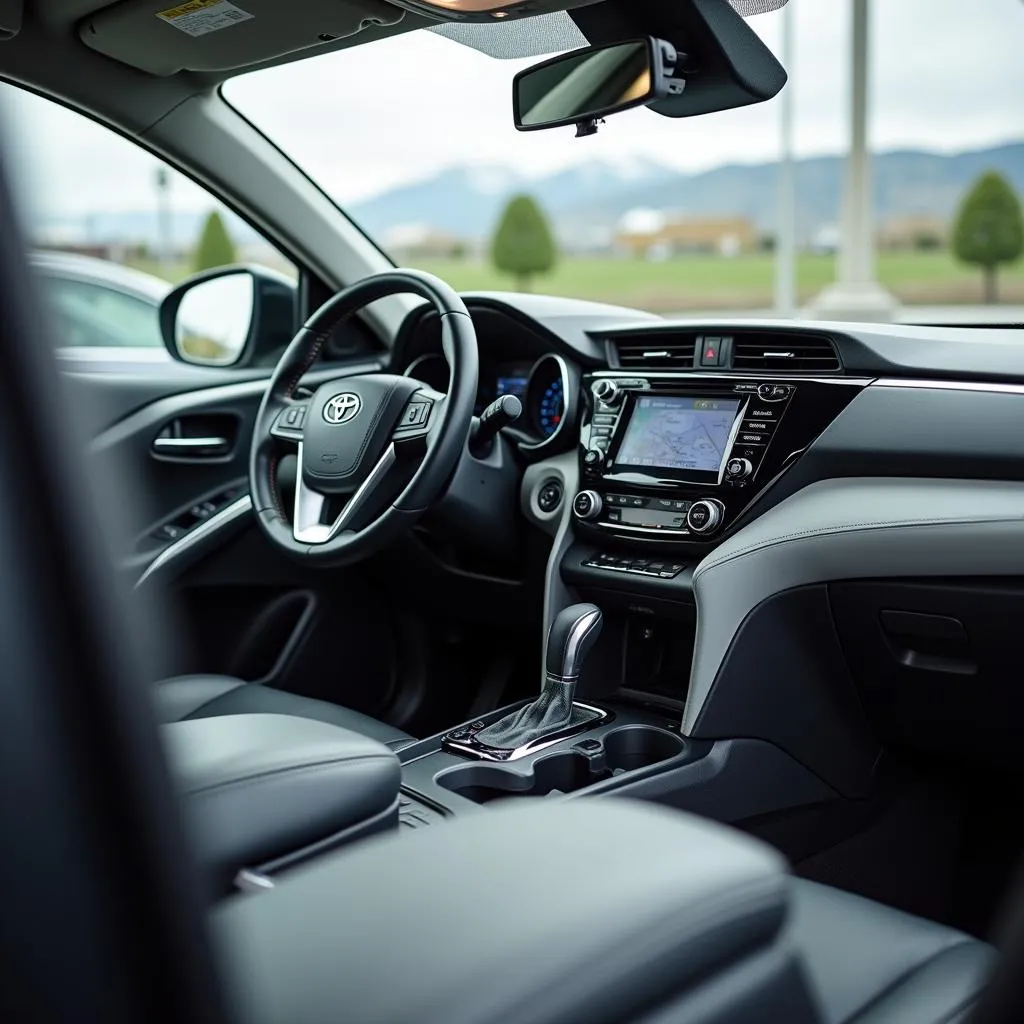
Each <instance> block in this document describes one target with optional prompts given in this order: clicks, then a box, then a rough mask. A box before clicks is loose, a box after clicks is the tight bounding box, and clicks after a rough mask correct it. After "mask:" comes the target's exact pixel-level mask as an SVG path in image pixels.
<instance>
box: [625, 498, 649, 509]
mask: <svg viewBox="0 0 1024 1024" xmlns="http://www.w3.org/2000/svg"><path fill="white" fill-rule="evenodd" d="M627 504H629V505H632V506H633V508H647V499H646V498H630V499H629V501H628V502H627Z"/></svg>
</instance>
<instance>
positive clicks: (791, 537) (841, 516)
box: [683, 477, 1024, 734]
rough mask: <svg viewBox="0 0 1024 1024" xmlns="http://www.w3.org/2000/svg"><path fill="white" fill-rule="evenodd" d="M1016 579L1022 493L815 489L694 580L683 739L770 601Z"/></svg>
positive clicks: (914, 484)
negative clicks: (856, 582)
mask: <svg viewBox="0 0 1024 1024" xmlns="http://www.w3.org/2000/svg"><path fill="white" fill-rule="evenodd" d="M1004 575H1024V482H1019V481H1010V480H1005V481H993V480H956V479H941V478H938V479H910V478H900V477H850V478H842V479H832V480H822V481H819V482H817V483H813V484H810V485H809V486H807V487H805V488H803V489H802V490H800V491H798V492H797V493H795V494H793V495H791V496H790V497H788V498H786V499H785V500H784V501H782V502H780V503H779V504H778V505H776V506H775V507H774V508H771V509H769V510H768V511H766V512H765V513H764V514H763V515H762V516H760V517H759V518H758V519H756V520H755V521H754V522H752V523H751V524H750V525H748V526H746V527H744V528H743V529H742V530H740V531H739V532H738V533H736V534H734V535H733V536H732V537H730V538H729V539H728V540H726V541H725V542H724V543H722V544H721V545H720V546H719V547H718V548H717V549H716V550H715V551H714V552H712V553H711V554H710V555H709V556H708V557H706V558H705V559H704V560H703V561H702V562H701V563H700V564H699V565H698V566H697V569H696V570H695V572H694V577H693V588H694V596H695V600H696V604H697V636H696V645H695V649H694V657H693V667H692V671H691V676H690V687H689V693H688V695H687V700H686V707H685V710H684V714H683V732H684V734H689V733H691V732H692V731H693V730H694V729H695V727H696V726H698V725H699V721H700V718H701V714H702V711H703V710H704V707H705V704H706V702H707V700H708V697H709V695H710V694H711V691H712V687H713V685H714V682H715V679H716V676H717V675H718V673H719V669H720V668H721V666H722V665H723V663H724V661H725V658H726V655H727V653H728V651H729V647H730V644H731V643H732V641H733V638H734V637H735V636H736V635H737V634H738V632H739V629H740V626H741V625H742V624H743V622H744V620H745V619H746V618H747V617H748V615H749V614H750V613H751V612H752V611H753V610H754V609H755V608H756V607H757V606H758V605H760V604H762V603H763V602H764V601H766V600H768V599H769V598H771V597H773V596H774V595H777V594H781V593H783V592H785V591H789V590H792V589H794V588H798V587H803V586H807V585H809V584H814V583H827V582H831V581H834V580H851V579H859V578H877V579H884V578H890V579H891V578H898V577H904V578H911V577H940V576H941V577H953V576H1004Z"/></svg>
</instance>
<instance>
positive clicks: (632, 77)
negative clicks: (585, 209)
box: [512, 36, 685, 135]
mask: <svg viewBox="0 0 1024 1024" xmlns="http://www.w3.org/2000/svg"><path fill="white" fill-rule="evenodd" d="M677 63H681V62H680V61H679V55H678V54H677V53H676V49H675V47H674V46H672V44H671V43H667V42H665V41H664V40H663V39H654V38H651V37H650V36H648V37H646V38H643V39H631V40H629V41H628V42H624V43H612V44H610V45H605V46H588V47H586V48H585V49H583V50H573V51H572V53H563V54H561V55H560V56H558V57H554V58H552V59H551V60H546V61H544V62H543V63H542V64H535V65H534V66H533V67H532V68H527V69H526V70H525V71H520V72H519V74H518V75H516V77H515V78H514V79H513V80H512V114H513V118H514V120H515V126H516V128H518V129H519V130H520V131H522V132H530V131H536V130H537V129H540V128H558V127H561V126H563V125H568V124H575V125H576V126H577V132H576V134H577V135H591V134H593V133H594V132H595V131H597V124H596V122H597V121H598V119H600V118H603V117H607V116H608V115H609V114H617V113H618V112H619V111H622V110H629V109H630V108H632V107H639V106H643V105H644V104H646V103H651V102H653V101H654V100H660V99H665V98H666V97H667V96H677V95H679V94H680V93H681V92H682V91H683V86H684V84H685V83H684V81H683V79H682V78H676V77H674V72H675V70H676V65H677Z"/></svg>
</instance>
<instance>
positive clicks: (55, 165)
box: [0, 84, 297, 352]
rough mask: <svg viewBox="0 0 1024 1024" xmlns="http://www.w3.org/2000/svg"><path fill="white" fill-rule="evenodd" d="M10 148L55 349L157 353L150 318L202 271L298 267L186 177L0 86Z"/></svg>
mask: <svg viewBox="0 0 1024 1024" xmlns="http://www.w3.org/2000/svg"><path fill="white" fill-rule="evenodd" d="M0 105H2V107H3V109H4V114H5V119H10V120H12V121H13V122H14V125H13V127H14V129H15V137H22V138H26V139H28V138H30V139H31V140H32V145H31V147H28V148H29V149H30V151H29V152H27V153H25V152H23V153H19V154H18V155H19V156H21V157H22V158H23V160H25V161H27V165H23V166H22V167H21V168H20V171H21V173H20V175H19V177H20V178H21V179H22V180H24V181H31V183H32V188H31V189H30V190H27V194H26V195H25V196H24V197H23V199H24V201H25V203H26V204H27V205H28V208H27V209H24V210H23V211H22V212H23V216H24V219H25V227H26V228H27V231H28V234H29V240H30V245H31V248H32V250H33V253H32V263H33V265H34V267H35V269H36V271H37V272H38V274H39V276H40V282H41V286H42V293H43V295H44V296H45V297H46V298H47V299H48V300H49V302H50V305H51V308H52V311H53V319H54V324H55V325H56V327H57V329H58V330H59V331H60V338H59V342H58V343H59V344H60V345H61V346H62V347H68V348H81V347H84V346H88V347H100V348H103V347H115V348H120V349H133V348H137V349H149V350H150V352H152V351H153V350H154V349H162V348H163V341H162V339H161V336H160V330H159V325H158V320H157V309H158V307H159V304H160V301H161V299H162V298H163V296H164V295H165V294H166V293H167V291H168V290H169V289H170V288H171V287H172V286H173V285H174V284H176V283H177V282H179V281H181V280H182V279H183V278H185V277H187V276H189V275H190V274H192V273H195V272H196V271H199V270H207V269H212V268H213V267H218V266H223V265H225V264H229V263H236V262H245V263H252V264H260V265H263V266H267V267H270V268H272V269H274V270H277V271H279V272H283V273H285V274H288V275H289V276H290V277H297V272H296V268H295V266H294V265H293V264H292V263H291V262H290V261H288V260H287V259H285V258H284V257H283V256H282V255H281V254H280V253H279V252H278V251H277V250H276V249H275V248H274V247H273V246H271V245H270V244H268V243H267V241H266V240H265V239H264V238H263V237H262V236H261V235H259V234H258V233H257V232H256V231H254V230H253V229H252V228H251V227H250V226H249V225H248V224H247V223H246V222H245V221H243V220H242V219H241V218H240V217H238V216H236V215H235V214H234V213H232V212H231V211H230V210H229V209H228V208H227V207H226V206H224V204H223V203H221V202H220V201H219V200H217V199H215V198H214V197H213V196H211V195H210V194H209V193H208V192H207V191H206V190H205V189H203V188H201V187H200V186H198V185H196V184H195V183H194V182H193V181H191V180H190V179H189V178H187V177H185V176H184V175H182V174H179V173H178V172H177V171H175V170H173V169H172V168H170V167H168V166H167V165H166V164H165V163H164V162H163V161H161V160H159V159H157V158H156V157H154V156H152V155H151V154H150V153H147V152H146V151H145V150H144V149H143V148H142V147H140V146H138V145H137V144H136V143H134V142H132V141H131V140H129V139H126V138H124V137H123V136H121V135H118V134H117V133H116V132H114V131H111V130H110V129H109V128H106V127H104V126H103V125H101V124H99V123H97V122H95V121H92V120H91V119H89V118H87V117H85V116H84V115H82V114H79V113H77V112H76V111H73V110H69V109H67V108H65V107H62V106H61V105H60V104H58V103H55V102H53V101H52V100H48V99H45V98H43V97H39V96H36V95H34V94H32V93H28V92H25V91H24V90H22V89H20V88H17V87H15V86H12V85H5V84H0Z"/></svg>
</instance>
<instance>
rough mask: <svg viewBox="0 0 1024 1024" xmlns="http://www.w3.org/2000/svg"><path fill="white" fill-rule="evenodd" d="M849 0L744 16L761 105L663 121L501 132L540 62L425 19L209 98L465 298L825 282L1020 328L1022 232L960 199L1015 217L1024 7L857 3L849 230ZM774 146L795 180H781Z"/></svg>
mask: <svg viewBox="0 0 1024 1024" xmlns="http://www.w3.org/2000/svg"><path fill="white" fill-rule="evenodd" d="M852 7H853V5H852V4H834V3H831V2H822V0H792V2H791V3H790V4H789V6H788V8H785V9H784V10H782V11H776V12H772V13H768V14H763V15H758V16H756V17H752V18H751V19H749V21H748V24H749V25H750V26H751V28H752V29H753V30H754V31H756V33H757V34H758V35H759V36H760V37H761V39H762V40H763V41H764V42H765V43H766V44H767V45H768V47H769V48H770V49H771V50H772V51H773V52H774V53H775V54H776V56H778V57H779V58H780V60H782V62H783V64H784V65H785V66H786V67H787V68H788V69H789V71H790V84H789V86H788V87H787V88H786V89H783V91H782V93H781V94H780V95H779V96H778V97H777V98H775V99H774V100H771V101H769V102H766V103H761V104H757V105H754V106H748V107H745V108H740V109H736V110H731V111H725V112H722V113H716V114H710V115H707V116H703V117H697V118H686V119H679V120H673V119H670V118H666V117H662V116H659V115H658V114H655V113H653V112H652V111H650V110H648V109H646V108H640V109H636V110H632V111H628V112H626V113H623V114H618V115H615V116H614V117H611V118H609V119H608V121H607V123H606V124H605V125H604V126H602V128H601V130H600V132H599V133H598V134H597V135H596V136H593V137H590V138H584V139H576V138H574V137H573V130H572V128H560V129H555V130H551V131H537V132H528V133H521V132H517V131H516V130H515V129H514V127H513V125H512V110H511V82H512V78H513V76H514V75H515V73H516V72H517V71H519V70H521V69H522V68H525V67H528V66H530V65H531V64H533V63H536V62H537V61H539V60H541V59H544V58H543V57H541V56H536V57H532V58H529V59H520V60H498V59H494V58H492V57H489V56H486V55H485V54H483V53H481V52H478V51H477V50H474V49H471V48H469V47H468V46H464V45H462V44H460V43H457V42H454V41H453V40H451V39H447V38H443V37H441V36H439V35H437V34H435V33H432V32H428V31H416V32H410V33H405V34H403V35H400V36H396V37H392V38H389V39H384V40H380V41H377V42H373V43H368V44H364V45H360V46H355V47H352V48H350V49H346V50H341V51H337V52H335V53H331V54H328V55H325V56H321V57H316V58H312V59H308V60H303V61H296V62H294V63H291V64H286V65H282V66H280V67H276V68H272V69H269V70H264V71H259V72H255V73H252V74H248V75H244V76H241V77H239V78H236V79H233V80H231V81H230V82H228V83H227V85H226V86H225V89H224V92H225V95H226V97H227V99H228V100H229V101H230V102H231V103H233V104H234V105H235V106H236V107H237V108H238V109H239V110H241V112H242V113H243V114H245V115H246V116H247V117H248V118H249V119H250V120H252V121H253V122H254V123H255V124H256V125H257V126H258V127H259V128H260V129H261V130H263V131H264V132H265V133H266V134H267V135H268V136H269V137H270V138H272V139H273V140H274V141H275V142H276V143H277V144H278V145H279V146H280V147H281V148H282V149H283V150H284V151H285V152H286V153H287V154H288V155H289V156H290V157H291V158H292V159H293V160H294V161H295V162H296V163H297V164H299V166H301V167H302V168H303V169H304V170H305V171H306V172H307V173H308V174H309V175H310V176H311V177H312V178H313V179H314V180H315V181H316V182H317V183H318V184H319V185H320V186H321V187H322V188H323V189H324V190H325V191H326V192H327V193H328V194H329V195H330V196H331V197H332V198H333V199H334V200H336V201H337V202H338V203H339V205H341V206H342V207H343V208H344V209H345V210H346V212H347V213H349V214H350V215H351V216H352V218H353V219H354V220H355V221H356V222H357V223H358V224H359V225H360V226H361V227H362V228H363V229H364V230H365V231H367V232H368V233H369V234H370V235H371V236H372V237H374V239H375V240H376V241H377V242H378V244H380V245H381V247H382V248H384V249H385V251H387V252H388V253H389V254H390V255H391V256H392V257H393V258H394V259H395V261H396V262H398V263H400V264H405V265H412V266H417V267H421V268H424V269H427V270H430V271H433V272H434V273H436V274H438V275H440V276H441V277H443V278H445V279H446V280H447V281H449V282H450V283H451V284H453V285H454V286H455V287H456V288H459V289H516V288H523V289H530V290H533V291H540V292H546V293H551V294H558V295H567V296H576V297H580V298H586V299H597V300H601V301H605V302H612V303H617V304H621V305H625V306H630V307H635V308H639V309H644V310H649V311H654V312H658V313H664V314H673V313H677V314H684V315H716V314H726V315H734V314H737V313H742V314H744V315H775V314H777V313H778V312H782V313H784V314H790V313H796V314H797V315H802V316H804V317H810V318H820V317H823V316H830V318H835V317H834V316H832V315H831V314H832V312H834V310H835V308H836V307H835V306H833V307H832V308H831V309H830V307H829V304H828V299H829V293H830V286H832V289H831V290H835V288H836V287H837V281H838V282H839V283H840V284H844V283H845V285H849V286H853V287H852V290H853V292H854V293H855V294H854V295H853V296H852V300H854V301H863V302H864V304H865V310H866V312H867V313H868V314H870V311H871V309H872V308H875V307H873V306H872V303H874V304H875V306H877V308H878V318H879V319H886V318H888V319H902V320H907V321H910V322H928V323H937V322H969V323H984V322H1007V321H1011V320H1022V319H1024V262H1022V261H1021V259H1020V258H1019V256H1016V257H1015V256H1014V248H1015V247H1014V246H1013V245H1012V244H1009V245H1008V246H1006V245H1004V247H1003V254H1002V258H1000V259H999V260H997V261H996V262H995V263H994V264H991V265H987V264H986V262H985V261H986V260H988V259H989V256H990V255H991V253H980V254H979V253H978V252H973V253H972V252H971V251H970V246H966V247H965V246H964V245H962V244H961V245H959V246H958V244H957V226H958V220H959V217H960V214H961V212H962V211H964V210H965V208H969V207H970V203H969V202H968V198H969V197H970V196H971V194H972V190H973V191H974V192H975V194H977V193H978V191H979V190H980V193H981V195H980V198H979V199H978V200H977V201H976V203H975V206H978V205H979V204H980V207H981V209H982V213H981V214H980V215H978V214H976V216H975V221H977V220H978V216H981V217H982V223H983V225H984V224H985V223H987V222H986V221H985V220H984V217H985V216H986V215H985V213H984V211H985V210H986V209H988V210H993V209H994V210H995V211H996V213H995V216H996V217H997V220H998V221H999V223H1000V224H1003V225H1005V224H1007V223H1009V221H1012V206H1013V203H1014V202H1016V201H1018V200H1019V197H1020V196H1021V194H1022V193H1024V103H1022V102H1021V97H1022V96H1024V61H1022V60H1021V59H1020V47H1021V44H1022V43H1024V4H1022V3H1021V2H1020V0H986V2H985V3H983V4H977V3H969V2H968V0H886V2H885V3H875V4H872V5H870V11H871V15H870V23H869V31H868V33H867V37H866V38H867V43H868V45H867V58H866V66H867V76H866V82H867V87H866V88H867V98H868V102H867V118H866V131H867V143H868V144H867V148H868V150H869V151H870V156H871V160H870V173H871V180H872V185H873V187H872V200H871V203H870V206H869V209H870V212H871V214H872V215H873V220H871V222H870V223H868V221H867V218H866V217H864V216H860V217H859V218H857V219H855V221H854V222H853V224H854V227H853V228H851V222H850V220H849V218H847V220H846V221H845V222H844V218H843V212H842V211H843V202H844V199H843V197H844V191H845V189H844V182H845V181H847V180H848V176H849V160H848V157H849V152H850V147H851V70H852V66H853V63H854V61H853V50H854V47H853V45H852V43H853V30H852V23H851V16H850V11H851V8H852ZM787 19H791V20H790V21H789V26H788V30H787ZM501 28H502V27H501V26H497V27H495V31H496V32H498V31H501ZM787 32H788V35H789V43H788V45H787V42H786V39H787ZM787 114H788V118H789V124H790V126H791V127H790V129H789V130H788V131H787V130H786V127H785V126H786V123H787ZM788 153H791V154H792V163H791V164H790V163H788V162H786V161H783V162H782V166H783V168H792V177H791V178H790V177H789V176H788V175H787V174H786V173H783V174H782V175H780V173H779V168H780V158H783V157H785V156H786V154H788ZM780 178H781V188H780ZM787 181H792V195H793V200H792V214H791V215H788V214H787V212H786V211H787V210H788V209H789V206H788V205H787V199H786V196H787V194H789V193H787V192H786V182H787ZM986 183H987V184H986ZM993 183H994V184H993ZM986 188H987V192H986ZM993 190H995V193H996V195H995V198H993V195H992V193H993ZM986 196H987V198H986ZM516 199H518V201H519V212H520V214H521V213H522V207H523V205H524V199H525V200H526V201H527V202H526V205H527V206H528V207H529V213H530V215H531V217H533V214H534V213H536V214H539V218H540V219H541V220H542V221H543V225H546V227H547V229H548V231H547V234H548V235H549V238H550V244H549V245H548V246H547V247H546V249H545V252H543V253H541V254H540V255H539V256H538V258H537V260H536V261H535V262H536V264H537V267H536V269H535V270H533V271H531V272H529V273H525V274H520V273H513V272H510V271H509V270H508V269H507V267H503V266H502V263H503V261H502V259H501V257H500V254H499V253H497V252H496V246H495V240H496V236H497V234H498V228H499V225H500V224H501V223H502V220H503V217H505V216H506V215H510V214H511V211H510V203H511V202H512V201H513V200H516ZM1000 202H1001V203H1002V205H1000ZM993 204H995V205H994V206H993ZM1008 208H1009V209H1010V212H1009V213H1007V212H1006V210H1007V209H1008ZM1007 218H1009V221H1008V220H1007ZM536 219H537V218H536V217H533V220H534V221H536ZM858 224H859V225H860V228H859V230H861V231H862V232H863V233H864V235H865V239H866V243H865V245H864V247H865V248H867V249H869V250H870V252H869V258H868V260H867V265H866V266H860V265H858V266H854V267H853V268H852V270H851V269H850V268H847V269H846V272H845V277H846V279H847V280H846V281H845V282H844V281H843V278H844V269H843V262H842V257H841V250H843V248H844V247H849V246H850V245H851V237H850V236H851V234H853V235H855V234H856V233H857V227H856V226H857V225H858ZM976 230H977V229H976ZM997 230H998V228H997ZM1008 234H1009V235H1011V236H1012V235H1013V231H1012V230H1011V231H1009V232H1008ZM1010 242H1011V243H1012V237H1011V238H1010ZM853 243H854V244H856V239H853ZM780 246H781V249H782V251H781V253H780V251H779V250H780ZM542 248H543V247H542ZM791 248H792V251H793V255H792V258H791V259H788V258H787V259H785V260H782V259H780V256H783V257H788V254H789V252H790V249H791ZM979 256H982V257H984V258H983V259H981V260H979V258H978V257H979ZM972 257H973V258H972ZM506 264H507V261H506ZM780 264H781V271H780ZM786 266H792V267H793V275H792V276H793V281H792V284H791V285H790V284H789V282H788V279H787V272H786ZM780 275H781V279H780ZM864 279H866V280H864ZM858 289H859V291H858ZM850 291H851V288H850V287H846V293H849V292H850ZM846 293H844V295H843V296H841V301H840V305H842V302H846V303H847V304H848V303H849V302H850V301H851V296H850V295H849V294H846ZM823 297H824V298H823ZM833 297H834V296H833ZM866 318H871V317H870V315H868V316H867V317H866Z"/></svg>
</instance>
